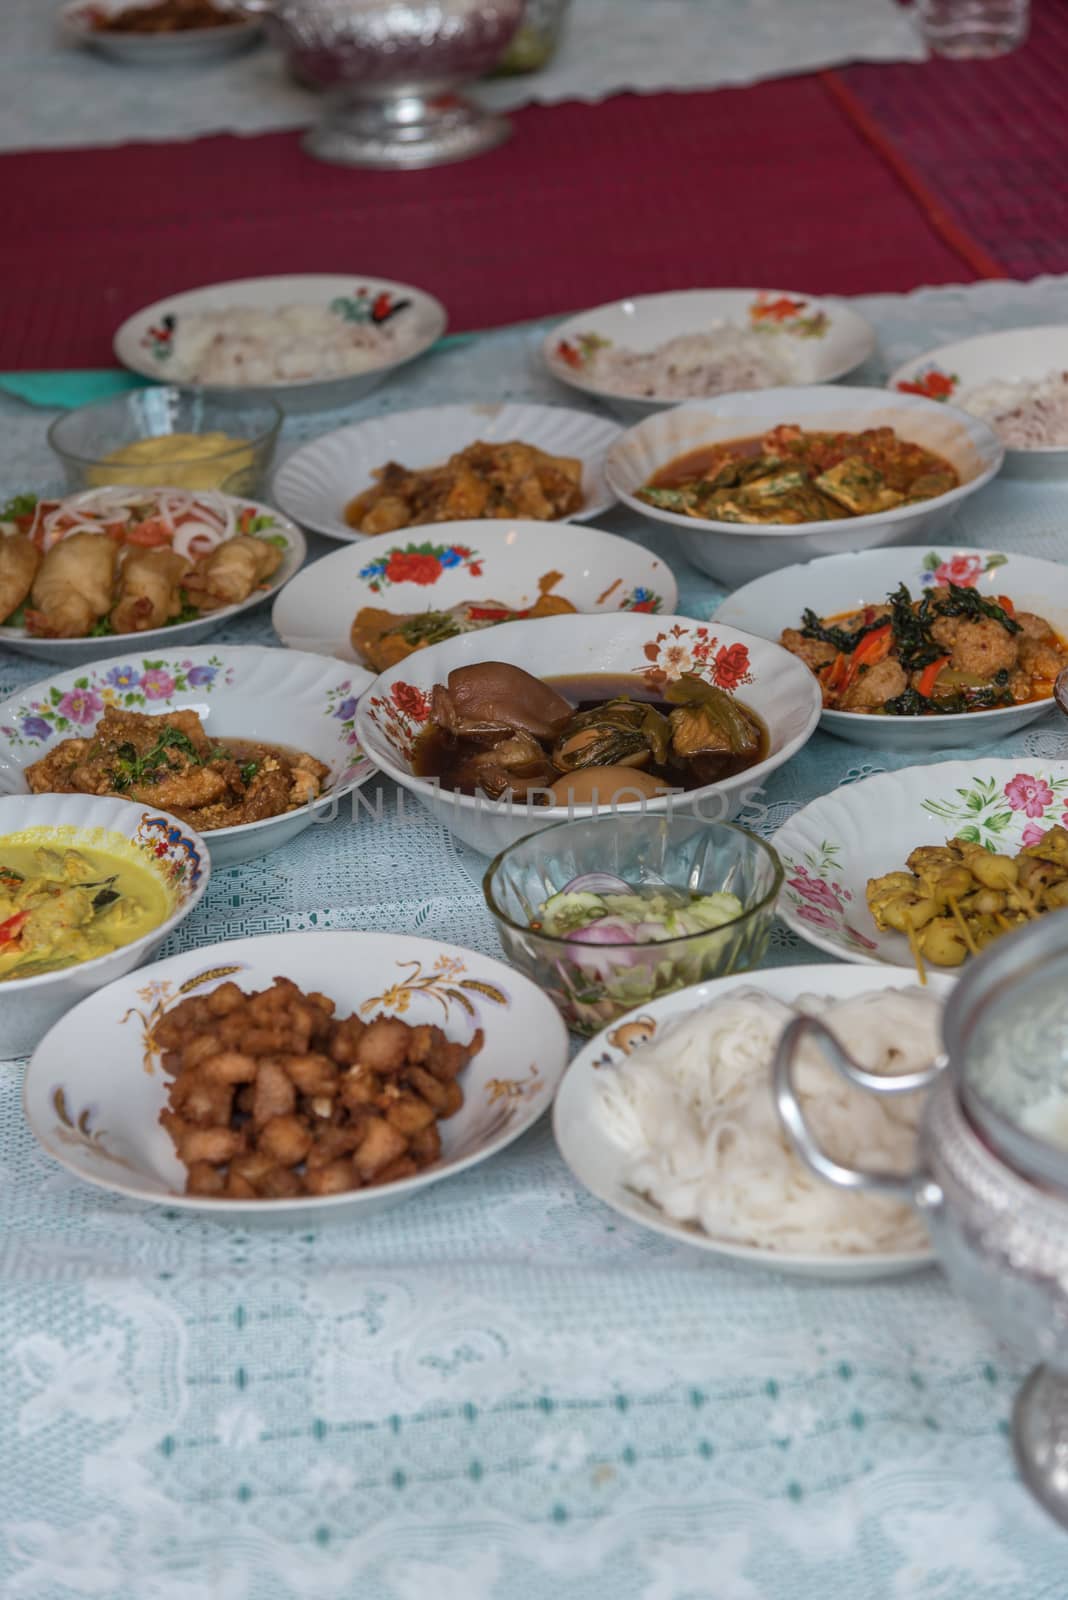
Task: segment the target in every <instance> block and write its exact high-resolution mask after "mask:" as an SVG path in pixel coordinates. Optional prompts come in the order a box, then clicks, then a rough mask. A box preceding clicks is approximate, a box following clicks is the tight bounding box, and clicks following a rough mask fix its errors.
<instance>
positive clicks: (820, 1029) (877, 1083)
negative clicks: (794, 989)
mask: <svg viewBox="0 0 1068 1600" xmlns="http://www.w3.org/2000/svg"><path fill="white" fill-rule="evenodd" d="M806 1035H807V1036H810V1037H811V1038H812V1039H813V1040H814V1042H815V1043H817V1044H818V1045H819V1046H820V1048H821V1049H822V1051H823V1053H824V1055H825V1056H826V1057H827V1059H828V1061H830V1063H831V1065H832V1067H834V1069H835V1071H836V1072H838V1073H839V1074H840V1075H841V1076H842V1077H843V1078H845V1079H846V1080H847V1082H849V1083H852V1084H855V1085H856V1087H857V1088H858V1089H866V1090H868V1092H869V1093H871V1094H911V1093H913V1092H914V1091H915V1090H917V1089H928V1088H930V1086H931V1084H932V1083H934V1081H935V1079H936V1078H937V1077H938V1076H939V1074H940V1073H941V1072H942V1071H943V1069H944V1068H945V1065H946V1058H945V1057H944V1056H939V1057H937V1058H936V1060H935V1061H934V1062H933V1064H932V1065H931V1066H929V1067H924V1068H923V1070H922V1071H920V1072H903V1073H900V1074H897V1075H896V1076H894V1077H883V1076H882V1074H880V1073H877V1072H866V1071H865V1070H864V1068H863V1067H859V1066H858V1065H857V1063H856V1062H855V1061H854V1060H853V1057H852V1056H851V1055H850V1054H849V1052H848V1050H845V1049H843V1047H842V1046H841V1045H840V1044H839V1042H838V1040H837V1039H836V1038H835V1036H834V1034H833V1033H832V1032H831V1030H830V1028H828V1027H827V1026H826V1024H825V1023H823V1022H821V1021H820V1020H819V1018H818V1017H795V1018H794V1019H793V1021H792V1022H790V1023H788V1024H787V1026H786V1028H785V1030H784V1031H783V1035H782V1038H781V1039H780V1040H779V1043H778V1047H777V1048H776V1051H775V1061H774V1065H773V1068H772V1073H773V1082H774V1085H775V1104H776V1106H777V1107H778V1112H779V1116H780V1118H781V1119H782V1123H783V1126H784V1127H785V1129H786V1131H787V1133H788V1134H789V1135H790V1138H791V1139H792V1140H793V1143H794V1148H795V1149H796V1150H797V1153H798V1155H799V1156H800V1157H801V1159H802V1161H803V1162H804V1163H805V1165H806V1166H808V1167H810V1168H811V1169H812V1171H813V1172H814V1173H815V1174H816V1176H817V1177H818V1178H823V1179H824V1180H825V1182H827V1183H833V1184H834V1186H835V1187H836V1188H838V1189H866V1190H870V1191H871V1192H873V1193H875V1194H886V1195H893V1196H894V1198H895V1199H898V1200H905V1201H913V1200H914V1199H915V1185H916V1179H917V1176H918V1174H917V1173H916V1172H900V1173H898V1172H865V1171H864V1170H863V1169H862V1168H859V1167H843V1166H840V1165H839V1163H838V1162H837V1161H833V1160H832V1159H831V1157H830V1156H829V1155H827V1153H826V1151H824V1150H821V1149H820V1147H819V1145H818V1144H817V1143H816V1141H815V1139H814V1138H813V1137H812V1132H811V1129H810V1128H809V1126H808V1123H807V1122H806V1121H805V1113H804V1111H802V1109H801V1102H800V1101H799V1100H798V1098H797V1090H796V1089H795V1088H794V1079H793V1068H794V1061H795V1060H796V1058H797V1052H798V1051H799V1050H800V1048H801V1045H802V1043H803V1042H804V1040H805V1037H806Z"/></svg>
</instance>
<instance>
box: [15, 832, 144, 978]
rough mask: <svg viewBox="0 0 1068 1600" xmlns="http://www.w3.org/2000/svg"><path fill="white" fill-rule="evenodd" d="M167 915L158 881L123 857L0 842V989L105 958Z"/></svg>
mask: <svg viewBox="0 0 1068 1600" xmlns="http://www.w3.org/2000/svg"><path fill="white" fill-rule="evenodd" d="M170 911H171V905H170V900H169V897H168V894H167V890H166V888H165V887H164V885H163V883H162V882H161V881H160V880H159V879H158V878H157V877H155V876H154V874H153V873H152V872H150V871H149V870H148V868H147V867H141V866H137V865H135V864H134V863H133V862H131V861H128V860H125V859H124V858H123V857H122V856H120V855H110V854H109V853H108V852H107V851H105V850H85V849H77V850H73V849H63V848H56V849H53V848H48V847H45V846H41V845H35V844H32V843H26V844H17V843H15V844H8V843H7V842H6V841H4V840H0V983H2V982H4V981H5V980H6V979H9V978H33V977H36V976H37V975H38V974H39V973H42V972H56V971H58V970H59V968H61V967H73V966H77V965H78V964H79V963H80V962H82V961H92V960H93V959H94V958H95V957H97V956H104V955H109V954H110V953H111V951H112V950H118V949H119V948H120V947H121V946H122V945H125V944H132V943H133V941H134V940H135V939H140V938H141V937H142V935H144V934H146V933H151V932H152V929H153V928H158V927H159V925H160V924H161V923H162V922H165V921H166V919H167V917H168V916H169V915H170Z"/></svg>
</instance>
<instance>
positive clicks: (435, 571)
mask: <svg viewBox="0 0 1068 1600" xmlns="http://www.w3.org/2000/svg"><path fill="white" fill-rule="evenodd" d="M422 535H426V537H421V536H422ZM547 578H555V579H556V581H555V582H553V583H552V584H551V586H550V592H551V593H552V594H554V595H559V596H560V597H561V598H562V599H565V600H569V601H570V602H571V604H572V605H574V606H575V607H576V609H577V610H579V611H584V612H604V611H642V612H654V613H659V612H672V611H674V609H675V603H676V601H677V600H678V585H677V584H676V582H675V579H674V576H673V575H672V572H671V570H670V568H669V567H667V566H666V565H665V564H664V562H663V561H661V560H660V559H659V557H658V556H654V555H653V554H652V553H651V552H650V551H648V550H647V549H646V548H645V546H644V545H640V544H636V543H635V542H634V541H633V540H631V539H621V538H619V537H618V535H616V534H612V533H603V532H602V531H601V530H600V529H599V528H586V527H580V526H578V525H575V524H567V525H566V526H562V525H560V524H558V523H544V522H450V523H447V524H440V525H439V526H438V527H435V528H429V529H427V528H414V529H412V530H411V531H410V532H409V533H407V534H395V533H386V534H382V535H380V536H379V537H378V538H374V539H362V540H361V541H360V543H359V545H358V546H349V547H346V548H345V549H343V550H338V551H335V553H334V554H333V555H330V556H325V557H324V558H323V559H322V560H321V561H316V562H313V564H312V565H311V566H310V567H308V568H306V570H305V571H304V572H303V573H302V574H301V576H300V578H299V579H298V581H297V582H296V583H293V584H291V585H289V586H288V588H287V589H286V591H285V593H284V594H282V595H279V597H278V604H277V605H276V606H275V608H274V611H273V612H272V614H271V620H272V622H273V623H274V628H275V632H276V633H277V634H278V637H279V638H280V639H281V640H282V643H283V644H286V645H289V646H290V647H291V648H293V649H295V650H316V651H319V652H320V653H321V654H323V655H332V656H338V657H340V659H341V660H343V661H356V660H357V656H356V653H355V651H354V650H353V648H352V641H351V638H350V631H351V628H352V621H353V618H354V617H355V615H356V613H357V611H359V610H360V609H361V607H363V606H374V607H378V608H381V609H384V610H387V611H396V612H421V611H431V610H444V609H445V608H446V607H448V606H454V605H459V604H460V603H461V602H463V601H468V600H474V601H480V600H481V601H496V602H499V603H500V604H502V605H506V606H508V607H510V608H512V609H515V610H521V609H523V608H524V607H528V606H531V605H533V604H534V603H535V601H536V600H537V599H538V596H539V585H543V584H544V581H545V580H546V579H547Z"/></svg>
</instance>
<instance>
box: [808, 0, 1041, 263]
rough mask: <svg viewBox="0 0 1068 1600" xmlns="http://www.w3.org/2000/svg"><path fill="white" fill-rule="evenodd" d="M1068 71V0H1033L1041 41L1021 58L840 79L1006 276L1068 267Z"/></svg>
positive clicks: (872, 126)
mask: <svg viewBox="0 0 1068 1600" xmlns="http://www.w3.org/2000/svg"><path fill="white" fill-rule="evenodd" d="M1066 67H1068V0H1034V6H1033V21H1032V29H1031V37H1030V39H1029V41H1028V43H1027V44H1026V45H1025V46H1024V47H1023V48H1022V49H1020V50H1017V51H1015V52H1014V53H1013V54H1012V55H1008V56H1002V57H1001V58H1000V59H998V60H996V61H974V62H972V61H931V62H928V63H926V64H924V65H922V66H896V67H851V68H849V69H848V70H847V71H844V72H842V73H836V74H834V75H833V78H834V79H835V80H837V85H838V87H839V89H840V95H841V99H840V103H841V104H842V106H843V110H845V111H846V112H847V114H848V113H850V112H851V111H852V112H853V113H854V114H855V115H856V117H857V119H858V125H863V126H864V127H866V130H867V132H868V134H869V136H870V137H872V139H873V140H874V142H875V143H877V144H878V143H880V142H881V143H882V144H883V145H884V147H885V148H886V149H887V150H888V151H890V152H892V153H893V154H894V155H895V156H896V157H897V159H899V160H901V161H903V162H904V163H906V164H907V167H908V168H909V169H910V171H911V173H912V174H913V176H914V178H916V179H918V180H919V181H920V182H921V183H922V184H923V185H924V186H925V187H926V189H927V190H928V192H929V193H930V194H931V195H932V196H933V198H934V200H935V203H936V204H937V205H938V206H940V207H941V208H942V209H943V211H944V213H945V214H947V215H948V216H950V217H952V218H953V219H954V221H955V222H956V224H957V225H958V226H959V227H961V228H962V229H963V230H965V231H966V232H967V234H968V235H969V236H970V237H971V238H972V239H973V240H974V241H976V242H977V243H978V244H979V245H981V246H982V247H983V248H984V249H985V250H986V251H988V252H989V253H990V254H991V255H992V256H994V257H995V258H996V259H997V260H998V261H1000V262H1001V263H1002V264H1003V266H1004V268H1005V276H1006V277H1012V278H1031V277H1034V276H1035V275H1036V274H1038V273H1043V272H1066V271H1068V96H1066V93H1065V70H1066ZM833 87H834V85H833V83H832V88H833Z"/></svg>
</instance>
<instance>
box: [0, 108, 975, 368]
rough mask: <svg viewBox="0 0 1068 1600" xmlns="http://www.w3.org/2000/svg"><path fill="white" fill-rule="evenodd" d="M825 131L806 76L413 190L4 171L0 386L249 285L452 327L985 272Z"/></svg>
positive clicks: (391, 179)
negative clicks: (410, 307) (123, 328)
mask: <svg viewBox="0 0 1068 1600" xmlns="http://www.w3.org/2000/svg"><path fill="white" fill-rule="evenodd" d="M848 113H849V108H848V107H847V108H845V109H843V107H842V106H841V105H840V104H839V103H838V101H837V100H836V99H835V97H834V94H833V93H832V92H831V91H830V90H829V88H828V86H827V84H826V83H825V82H824V81H822V80H821V79H820V78H818V77H809V78H797V79H791V80H786V81H780V82H775V83H767V84H761V85H758V86H757V87H755V88H750V89H742V90H724V91H720V92H718V93H711V94H685V95H675V94H668V95H657V96H640V97H639V96H631V95H621V96H619V97H617V98H615V99H612V100H609V101H607V102H605V103H604V104H602V105H598V106H586V105H577V104H569V105H562V106H555V107H552V108H549V109H543V108H534V107H532V108H530V109H528V110H525V111H522V112H520V113H519V114H517V115H516V117H515V119H514V120H515V135H514V138H513V140H512V142H511V143H510V144H509V145H506V146H504V147H503V148H502V149H500V150H498V151H495V152H494V153H493V154H491V155H488V156H484V157H482V158H480V159H478V160H476V161H471V162H469V163H466V164H462V165H458V166H454V167H442V168H439V169H437V170H436V171H432V172H424V173H372V172H360V171H356V170H348V169H341V168H336V167H329V166H324V165H321V164H319V163H317V162H314V161H312V160H311V159H310V158H309V157H307V156H305V155H303V154H302V152H301V151H300V148H299V143H298V140H297V137H296V136H295V135H292V134H279V135H274V134H270V135H264V136H261V137H257V138H231V137H223V138H212V139H201V140H197V141H195V142H191V143H179V144H151V145H147V144H146V145H127V146H120V147H118V148H110V149H100V150H98V149H93V150H80V151H62V152H58V151H46V152H31V153H27V154H15V155H8V156H4V157H2V158H0V192H2V193H3V194H4V195H5V197H6V204H5V219H4V220H5V226H4V229H3V233H2V236H0V284H2V285H3V291H4V292H3V294H2V295H0V368H7V369H13V368H19V367H22V368H27V367H29V368H45V367H83V366H84V367H89V366H99V365H106V364H108V363H109V361H110V360H111V350H110V340H111V334H112V331H113V330H114V328H115V327H116V325H117V324H118V323H119V322H120V321H121V320H122V318H123V317H125V316H126V315H127V314H128V313H130V312H131V311H134V310H136V309H137V308H138V307H139V306H142V305H144V304H146V303H148V302H150V301H152V300H155V299H157V298H158V297H160V296H163V295H166V294H170V293H174V292H175V291H177V290H179V289H185V288H190V287H193V286H194V285H196V284H201V283H211V282H213V281H217V280H219V279H223V278H232V277H242V276H246V275H252V274H259V273H278V272H303V271H318V272H346V271H349V272H366V273H379V274H381V275H383V276H386V277H397V278H403V279H408V280H409V281H411V282H414V283H418V284H422V285H425V286H426V287H427V288H429V289H431V290H433V291H435V292H436V293H437V294H438V295H440V296H441V298H442V299H443V300H444V301H445V303H446V305H447V306H448V308H449V312H450V315H451V320H452V326H453V328H454V329H465V328H478V327H491V326H494V325H498V324H502V323H507V322H512V321H517V320H521V319H524V318H528V317H536V316H542V315H547V314H549V313H551V312H557V311H560V312H562V311H568V310H573V309H578V308H581V307H582V306H587V305H590V304H593V303H596V302H597V301H600V300H604V299H608V298H611V297H613V296H616V295H621V294H626V293H637V292H641V291H648V290H655V289H666V288H684V287H688V286H694V285H702V284H703V285H709V286H717V285H721V286H726V285H732V284H734V285H740V286H744V285H749V284H771V285H781V286H784V287H794V288H799V289H803V290H807V291H809V292H810V293H818V292H820V291H827V292H838V293H860V292H864V291H874V290H880V289H881V290H893V289H910V288H913V287H915V286H916V285H918V284H921V283H945V282H960V281H968V280H971V279H973V278H975V277H976V276H982V275H986V274H990V273H993V272H995V271H996V270H997V268H996V265H994V264H993V263H991V262H990V261H989V259H988V258H986V257H984V256H983V255H982V253H980V252H976V251H974V250H973V249H972V248H971V247H970V245H969V242H968V240H967V239H966V238H965V237H964V235H963V234H960V233H954V232H953V230H952V229H946V228H945V227H943V226H942V221H941V219H940V218H939V216H938V215H937V213H936V211H935V210H933V209H932V207H931V206H930V205H929V204H927V202H926V200H925V197H924V196H923V195H922V194H920V193H917V192H916V191H915V190H913V189H910V188H909V187H908V186H907V185H906V184H904V183H903V182H902V177H901V174H900V172H897V171H895V170H894V167H893V165H892V164H891V163H888V162H887V161H886V160H885V159H884V153H883V152H882V151H880V150H878V149H876V148H874V147H873V145H872V143H871V142H870V139H869V136H868V134H867V133H866V132H865V130H864V129H863V127H861V126H859V125H858V123H857V121H856V119H855V118H853V117H851V116H850V115H849V114H848Z"/></svg>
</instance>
